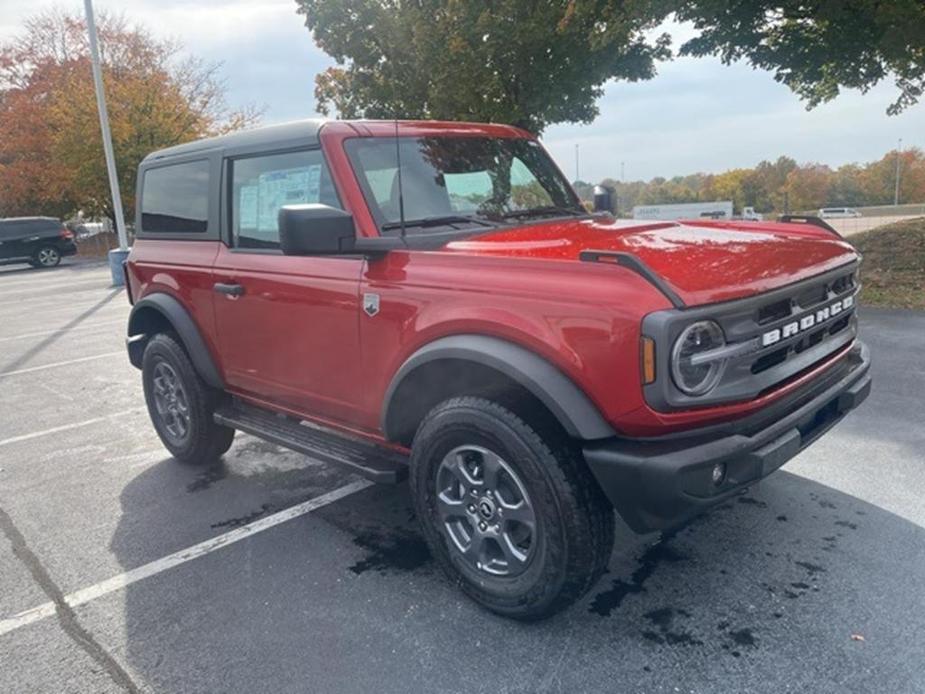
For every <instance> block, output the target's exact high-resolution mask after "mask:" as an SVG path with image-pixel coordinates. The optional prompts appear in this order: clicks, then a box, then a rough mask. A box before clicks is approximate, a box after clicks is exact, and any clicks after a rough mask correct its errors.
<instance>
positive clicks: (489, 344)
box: [381, 335, 616, 440]
mask: <svg viewBox="0 0 925 694" xmlns="http://www.w3.org/2000/svg"><path fill="white" fill-rule="evenodd" d="M440 359H456V360H464V361H471V362H474V363H476V364H481V365H483V366H487V367H490V368H492V369H496V370H497V371H499V372H501V373H503V374H504V375H505V376H508V377H509V378H511V379H513V380H514V381H516V382H517V383H519V384H520V385H522V386H523V387H524V388H526V389H527V390H528V391H530V392H531V393H532V394H533V395H534V396H536V397H537V398H538V399H539V400H540V401H541V402H542V403H543V404H544V405H545V406H546V407H547V408H548V409H549V411H550V412H552V414H553V416H554V417H555V418H556V419H557V420H558V421H559V423H560V424H562V426H563V427H564V428H565V430H566V431H567V432H568V434H569V435H570V436H573V437H575V438H578V439H583V440H594V439H603V438H608V437H611V436H615V435H616V432H615V431H614V430H613V428H612V427H611V426H610V425H609V424H608V423H607V422H606V421H605V420H604V418H603V417H602V416H601V413H600V412H599V411H598V409H597V407H596V406H595V405H594V403H592V402H591V400H590V399H589V398H588V396H587V395H585V393H584V392H583V391H582V390H581V388H579V387H578V386H577V385H576V384H575V382H574V381H572V380H571V379H570V378H569V377H568V376H566V375H565V374H563V373H562V372H561V371H560V370H559V369H558V368H556V367H555V366H553V365H552V364H551V363H550V362H548V361H547V360H546V359H544V358H543V357H541V356H539V355H538V354H536V353H534V352H531V351H529V350H527V349H525V348H523V347H520V346H519V345H516V344H514V343H512V342H507V341H505V340H501V339H498V338H496V337H489V336H487V335H453V336H450V337H443V338H440V339H438V340H435V341H433V342H431V343H429V344H427V345H424V346H423V347H421V348H420V349H419V350H418V351H416V352H415V353H414V354H412V355H411V356H410V357H409V358H408V359H407V360H406V361H405V363H404V364H402V365H401V367H400V368H399V369H398V372H397V373H396V374H395V376H394V377H393V378H392V382H391V383H390V384H389V387H388V390H387V391H386V394H385V405H384V407H383V409H382V417H381V425H382V431H383V432H384V433H385V435H386V438H387V439H389V440H394V437H395V436H396V432H394V431H389V426H388V422H389V408H390V406H391V404H392V400H393V398H394V396H395V393H396V391H397V390H398V387H399V385H400V384H401V383H402V381H403V380H404V379H405V378H406V377H407V376H409V375H410V374H411V373H412V372H413V371H414V370H415V369H417V368H418V367H420V366H423V365H424V364H427V363H429V362H433V361H437V360H440Z"/></svg>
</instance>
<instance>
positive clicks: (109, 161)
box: [84, 0, 128, 251]
mask: <svg viewBox="0 0 925 694" xmlns="http://www.w3.org/2000/svg"><path fill="white" fill-rule="evenodd" d="M84 8H85V9H86V12H87V31H88V32H89V34H90V59H91V62H92V64H93V85H94V87H95V88H96V106H97V108H98V109H99V112H100V130H101V131H102V134H103V151H104V152H105V154H106V172H107V173H108V174H109V191H110V193H112V211H113V214H114V215H115V218H116V232H117V233H118V234H119V250H120V251H127V250H128V236H127V235H126V233H125V218H124V216H123V213H122V196H121V195H120V194H119V179H118V177H117V176H116V158H115V155H114V154H113V150H112V134H111V133H110V132H109V112H108V111H107V110H106V94H105V93H104V91H103V71H102V69H101V68H100V49H99V44H98V40H97V36H96V22H95V21H94V19H93V3H92V0H84Z"/></svg>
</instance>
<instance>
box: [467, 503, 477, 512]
mask: <svg viewBox="0 0 925 694" xmlns="http://www.w3.org/2000/svg"><path fill="white" fill-rule="evenodd" d="M467 510H468V511H469V513H475V504H469V507H468V509H467Z"/></svg>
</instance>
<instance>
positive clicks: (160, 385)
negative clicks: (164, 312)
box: [141, 333, 234, 465]
mask: <svg viewBox="0 0 925 694" xmlns="http://www.w3.org/2000/svg"><path fill="white" fill-rule="evenodd" d="M141 374H142V383H143V385H144V392H145V402H146V403H147V406H148V414H149V415H150V416H151V422H152V423H153V424H154V429H155V430H156V431H157V435H158V436H159V437H160V439H161V442H163V444H164V446H165V447H166V448H167V450H168V451H170V453H171V454H172V455H173V456H174V458H176V459H177V460H179V461H180V462H183V463H187V464H190V465H208V464H210V463H213V462H215V461H216V460H218V459H219V458H220V457H221V456H222V454H223V453H225V452H226V451H227V450H228V449H229V448H230V447H231V443H232V440H233V439H234V429H232V428H230V427H226V426H222V425H220V424H216V423H215V420H214V419H213V414H214V412H215V408H216V406H217V405H218V404H219V403H220V402H221V399H222V397H223V394H222V392H221V391H217V390H215V389H214V388H210V387H209V386H208V385H206V383H205V382H204V381H203V380H202V378H200V376H199V374H198V373H197V372H196V369H195V367H194V366H193V364H192V362H191V361H190V358H189V356H188V355H187V353H186V350H184V349H183V347H182V346H181V344H180V343H179V342H178V340H177V338H176V337H174V336H173V335H171V334H167V333H159V334H157V335H155V336H154V337H152V338H151V339H150V340H148V344H147V345H146V346H145V351H144V355H143V357H142V364H141ZM170 380H174V381H175V383H176V387H175V388H174V390H173V393H172V396H171V393H170V385H169V382H170ZM171 407H172V414H171ZM181 420H185V426H181V423H180V422H181Z"/></svg>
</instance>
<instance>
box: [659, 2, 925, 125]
mask: <svg viewBox="0 0 925 694" xmlns="http://www.w3.org/2000/svg"><path fill="white" fill-rule="evenodd" d="M677 6H678V11H677V18H678V19H680V20H682V21H685V20H686V21H690V22H693V24H694V27H695V28H696V29H697V30H698V31H699V34H698V35H697V36H695V37H694V38H692V39H690V40H689V41H687V42H686V43H685V44H684V45H683V46H682V47H681V54H682V55H694V56H704V55H717V56H720V57H721V58H722V60H723V62H725V63H731V62H733V61H736V60H739V59H745V60H747V61H748V62H750V63H751V64H752V65H753V66H755V67H757V68H761V69H763V70H770V71H771V72H773V73H774V78H775V79H776V80H777V81H778V82H782V83H783V84H786V85H787V86H788V87H790V89H791V90H793V91H794V92H795V93H796V94H797V95H798V96H799V97H800V98H801V99H803V100H805V101H806V103H807V107H808V108H813V107H815V106H818V105H819V104H821V103H823V102H826V101H831V100H832V99H834V98H835V97H836V96H838V93H839V91H840V90H841V89H843V88H848V89H852V88H853V89H860V90H861V91H862V92H866V91H867V90H868V89H870V88H871V87H872V86H874V85H875V84H877V83H879V82H880V81H882V80H884V79H886V78H888V77H892V78H893V79H894V81H895V83H896V87H897V88H898V90H899V95H898V96H897V97H896V100H895V101H894V102H893V103H892V104H891V105H890V107H889V108H888V110H887V113H889V114H890V115H894V114H896V113H899V112H900V111H902V110H903V109H905V108H907V107H909V106H911V105H913V104H915V103H916V102H917V101H918V100H919V98H920V97H921V96H922V93H923V91H925V49H923V46H925V3H923V2H922V1H921V0H891V1H890V2H879V1H878V0H842V1H840V2H802V1H801V0H783V1H782V2H771V1H770V0H757V1H756V2H729V0H684V1H682V2H678V3H677Z"/></svg>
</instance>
